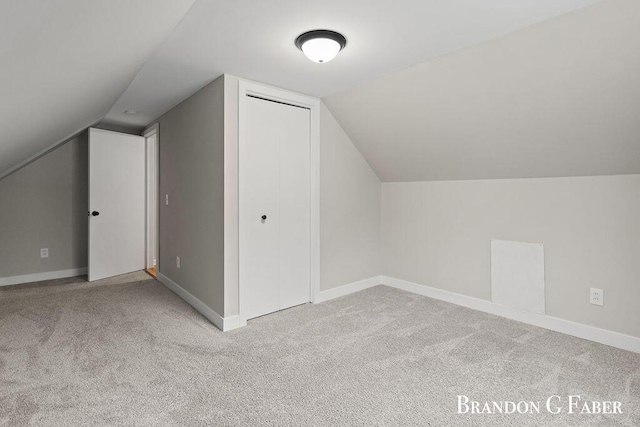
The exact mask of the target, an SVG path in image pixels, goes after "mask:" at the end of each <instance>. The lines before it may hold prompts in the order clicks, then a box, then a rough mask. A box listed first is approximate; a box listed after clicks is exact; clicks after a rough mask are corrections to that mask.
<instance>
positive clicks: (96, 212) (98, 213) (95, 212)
mask: <svg viewBox="0 0 640 427" xmlns="http://www.w3.org/2000/svg"><path fill="white" fill-rule="evenodd" d="M91 215H93V216H98V215H100V212H98V211H93V212H91Z"/></svg>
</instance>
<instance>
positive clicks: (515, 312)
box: [382, 276, 640, 353]
mask: <svg viewBox="0 0 640 427" xmlns="http://www.w3.org/2000/svg"><path fill="white" fill-rule="evenodd" d="M382 283H383V284H384V285H387V286H391V287H393V288H397V289H401V290H403V291H408V292H412V293H415V294H419V295H424V296H427V297H430V298H434V299H439V300H442V301H446V302H450V303H453V304H457V305H461V306H463V307H468V308H472V309H474V310H478V311H483V312H485V313H490V314H494V315H496V316H501V317H506V318H508V319H513V320H517V321H518V322H523V323H527V324H530V325H534V326H538V327H540V328H545V329H550V330H552V331H556V332H561V333H563V334H567V335H572V336H574V337H578V338H583V339H586V340H589V341H595V342H598V343H600V344H606V345H610V346H611V347H617V348H621V349H623V350H628V351H633V352H636V353H640V338H637V337H633V336H631V335H625V334H621V333H618V332H613V331H608V330H606V329H600V328H596V327H594V326H588V325H584V324H581V323H576V322H572V321H570V320H564V319H560V318H557V317H551V316H547V315H544V314H537V313H530V312H527V311H522V310H519V309H517V308H512V307H506V306H503V305H500V304H495V303H493V302H491V301H487V300H483V299H479V298H473V297H469V296H466V295H462V294H457V293H454V292H449V291H444V290H442V289H436V288H432V287H430V286H425V285H420V284H417V283H413V282H407V281H406V280H400V279H394V278H392V277H386V276H382Z"/></svg>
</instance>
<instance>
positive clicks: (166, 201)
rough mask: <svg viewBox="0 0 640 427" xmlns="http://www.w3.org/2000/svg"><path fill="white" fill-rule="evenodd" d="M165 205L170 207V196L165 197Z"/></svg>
mask: <svg viewBox="0 0 640 427" xmlns="http://www.w3.org/2000/svg"><path fill="white" fill-rule="evenodd" d="M164 204H165V205H167V206H169V195H168V194H165V195H164Z"/></svg>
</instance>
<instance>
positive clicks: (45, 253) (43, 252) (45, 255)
mask: <svg viewBox="0 0 640 427" xmlns="http://www.w3.org/2000/svg"><path fill="white" fill-rule="evenodd" d="M40 258H49V248H42V249H40Z"/></svg>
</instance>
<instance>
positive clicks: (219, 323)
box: [156, 272, 241, 332]
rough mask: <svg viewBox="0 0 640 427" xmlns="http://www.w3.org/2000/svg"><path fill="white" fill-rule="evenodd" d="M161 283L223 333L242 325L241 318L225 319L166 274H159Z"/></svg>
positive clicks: (158, 277)
mask: <svg viewBox="0 0 640 427" xmlns="http://www.w3.org/2000/svg"><path fill="white" fill-rule="evenodd" d="M156 279H158V281H159V282H160V283H162V284H163V285H165V286H166V287H167V288H169V289H171V290H172V291H173V292H174V293H176V294H177V295H178V296H179V297H180V298H182V299H183V300H185V301H186V302H187V303H188V304H189V305H190V306H191V307H193V308H195V309H196V311H198V312H199V313H200V314H202V315H203V316H204V317H206V318H207V319H208V320H209V321H210V322H211V323H213V324H214V325H215V326H216V327H217V328H218V329H220V330H221V331H223V332H227V331H230V330H232V329H236V328H239V327H240V326H241V325H240V316H231V317H227V318H224V317H222V316H220V315H219V314H218V313H216V312H215V311H214V310H212V309H211V308H209V306H208V305H206V304H205V303H203V302H202V301H200V300H199V299H198V298H196V297H194V296H193V295H191V294H190V293H189V292H188V291H186V290H185V289H184V288H183V287H182V286H180V285H178V284H177V283H176V282H174V281H173V280H171V279H169V278H168V277H167V276H165V275H164V274H162V273H160V272H158V275H157V277H156Z"/></svg>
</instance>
